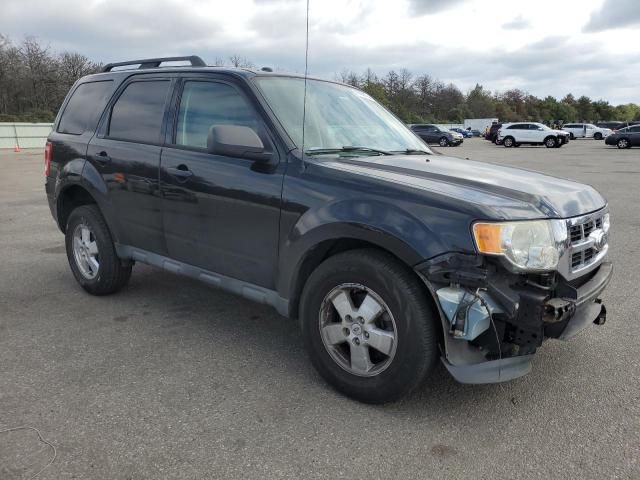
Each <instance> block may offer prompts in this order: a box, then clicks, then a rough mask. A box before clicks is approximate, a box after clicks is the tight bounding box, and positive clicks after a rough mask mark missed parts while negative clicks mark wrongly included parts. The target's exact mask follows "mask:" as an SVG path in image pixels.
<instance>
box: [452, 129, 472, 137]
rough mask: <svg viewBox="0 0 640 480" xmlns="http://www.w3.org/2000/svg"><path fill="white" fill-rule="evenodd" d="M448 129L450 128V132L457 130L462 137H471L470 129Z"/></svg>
mask: <svg viewBox="0 0 640 480" xmlns="http://www.w3.org/2000/svg"><path fill="white" fill-rule="evenodd" d="M449 130H451V131H452V132H457V133H459V134H460V135H462V137H463V138H471V137H473V133H471V131H470V130H465V129H464V128H456V127H454V128H450V129H449Z"/></svg>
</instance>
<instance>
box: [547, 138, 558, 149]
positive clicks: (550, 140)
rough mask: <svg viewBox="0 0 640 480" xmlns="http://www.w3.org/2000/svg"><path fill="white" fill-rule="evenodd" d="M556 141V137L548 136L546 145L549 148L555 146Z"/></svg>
mask: <svg viewBox="0 0 640 480" xmlns="http://www.w3.org/2000/svg"><path fill="white" fill-rule="evenodd" d="M556 143H557V141H556V139H555V137H547V138H545V139H544V146H545V147H547V148H555V146H556Z"/></svg>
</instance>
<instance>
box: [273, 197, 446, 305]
mask: <svg viewBox="0 0 640 480" xmlns="http://www.w3.org/2000/svg"><path fill="white" fill-rule="evenodd" d="M283 233H284V232H283ZM283 237H284V238H285V240H284V241H283V242H282V243H281V247H280V255H279V259H280V261H279V272H280V275H279V281H278V291H279V292H280V294H281V295H283V296H285V298H293V297H294V296H295V295H294V293H293V292H295V290H296V286H297V284H298V280H299V279H300V275H301V270H302V267H303V265H304V262H305V259H306V258H307V257H308V256H309V255H313V253H314V252H315V251H317V249H318V248H319V246H321V245H323V244H324V245H326V244H327V243H331V242H334V241H336V240H338V241H340V240H360V241H365V242H367V243H370V244H373V245H376V246H378V247H380V248H383V249H385V250H388V251H389V252H392V253H393V254H394V255H396V256H397V257H399V258H400V259H401V260H402V261H403V262H404V263H406V264H407V265H409V266H413V265H416V264H417V263H419V262H421V261H423V260H424V259H426V258H431V257H433V256H435V255H438V254H440V253H443V252H445V251H447V250H448V249H447V248H445V245H444V242H443V241H442V239H440V238H439V236H438V234H437V232H436V231H434V230H433V229H432V228H431V227H430V226H429V225H427V224H426V223H425V222H423V221H421V220H420V219H418V218H416V217H415V216H413V215H411V214H410V213H408V212H406V211H404V210H403V209H401V208H399V207H397V206H394V205H391V204H389V203H386V202H382V201H376V200H369V199H363V200H356V199H347V200H342V201H337V202H332V203H329V204H325V205H323V206H321V207H320V208H318V209H310V210H308V211H306V212H305V213H304V214H303V215H301V216H300V218H299V219H298V221H297V222H296V223H295V225H294V226H293V228H291V229H290V231H289V232H287V233H286V234H285V235H283ZM302 273H303V274H304V273H305V272H302Z"/></svg>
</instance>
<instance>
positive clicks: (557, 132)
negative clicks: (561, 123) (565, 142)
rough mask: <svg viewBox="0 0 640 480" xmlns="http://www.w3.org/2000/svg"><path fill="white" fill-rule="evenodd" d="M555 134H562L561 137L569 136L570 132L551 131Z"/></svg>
mask: <svg viewBox="0 0 640 480" xmlns="http://www.w3.org/2000/svg"><path fill="white" fill-rule="evenodd" d="M550 130H551V131H552V132H553V133H555V134H556V135H557V134H561V135H569V132H567V131H565V130H553V129H550Z"/></svg>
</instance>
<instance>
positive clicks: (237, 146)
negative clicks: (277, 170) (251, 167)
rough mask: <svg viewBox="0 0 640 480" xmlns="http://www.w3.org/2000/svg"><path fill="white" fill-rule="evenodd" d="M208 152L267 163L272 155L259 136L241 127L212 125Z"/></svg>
mask: <svg viewBox="0 0 640 480" xmlns="http://www.w3.org/2000/svg"><path fill="white" fill-rule="evenodd" d="M207 151H208V152H209V153H212V154H214V155H222V156H225V157H236V158H246V159H248V160H256V161H261V162H267V161H269V160H270V159H271V156H272V155H271V153H270V152H266V151H265V149H264V143H262V140H260V137H259V136H258V134H257V133H256V132H255V130H253V129H252V128H249V127H244V126H241V125H212V126H211V128H210V129H209V135H208V136H207Z"/></svg>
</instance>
